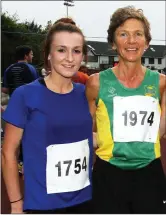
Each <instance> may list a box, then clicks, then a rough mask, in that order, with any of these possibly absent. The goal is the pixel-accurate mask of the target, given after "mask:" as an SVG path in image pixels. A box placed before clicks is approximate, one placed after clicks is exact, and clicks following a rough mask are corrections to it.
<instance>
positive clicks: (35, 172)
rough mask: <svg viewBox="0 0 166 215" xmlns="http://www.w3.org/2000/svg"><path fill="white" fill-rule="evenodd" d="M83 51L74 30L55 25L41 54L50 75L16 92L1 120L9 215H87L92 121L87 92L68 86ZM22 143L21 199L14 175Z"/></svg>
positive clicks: (79, 33)
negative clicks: (22, 175)
mask: <svg viewBox="0 0 166 215" xmlns="http://www.w3.org/2000/svg"><path fill="white" fill-rule="evenodd" d="M85 45H86V44H85V39H84V35H83V33H82V31H81V30H80V29H79V28H78V27H76V26H74V25H72V24H68V23H62V22H58V23H57V24H55V25H53V26H52V27H51V28H50V29H49V31H48V34H47V36H46V40H45V48H44V61H45V69H46V70H47V71H50V73H49V75H47V76H46V77H45V78H39V79H37V80H36V81H34V82H32V83H30V84H27V85H23V86H21V87H19V88H17V89H16V90H15V91H14V93H13V94H12V97H11V99H10V101H9V104H8V107H7V109H6V111H5V112H4V114H3V119H4V120H5V121H6V122H7V124H6V129H5V137H4V144H3V147H2V169H3V176H4V181H5V184H6V188H7V193H8V196H9V200H10V203H11V212H12V213H23V211H25V212H27V213H32V214H35V213H37V214H38V213H39V214H40V213H45V214H49V213H76V214H80V213H88V212H90V211H89V210H90V200H91V198H92V162H93V135H92V117H91V115H90V112H89V107H88V101H87V99H86V96H85V86H84V85H82V84H77V83H73V82H72V80H71V79H72V76H73V75H74V74H75V73H76V72H77V71H78V69H79V68H80V65H81V62H82V59H83V58H84V55H86V54H87V53H86V48H85ZM13 110H14V114H13ZM20 139H22V143H23V157H24V197H23V196H22V193H21V192H20V186H19V178H18V172H17V170H16V169H17V166H16V152H17V148H18V146H19V142H20Z"/></svg>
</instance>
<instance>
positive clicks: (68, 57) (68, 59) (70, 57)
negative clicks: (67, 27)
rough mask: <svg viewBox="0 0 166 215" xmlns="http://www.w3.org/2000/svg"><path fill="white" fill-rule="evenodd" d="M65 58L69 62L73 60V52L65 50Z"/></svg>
mask: <svg viewBox="0 0 166 215" xmlns="http://www.w3.org/2000/svg"><path fill="white" fill-rule="evenodd" d="M66 60H67V61H69V62H72V61H73V53H72V51H68V52H67V54H66Z"/></svg>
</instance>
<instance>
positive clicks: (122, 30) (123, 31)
mask: <svg viewBox="0 0 166 215" xmlns="http://www.w3.org/2000/svg"><path fill="white" fill-rule="evenodd" d="M118 32H130V31H127V30H123V29H121V30H119V31H118ZM132 32H144V31H143V30H134V31H132Z"/></svg>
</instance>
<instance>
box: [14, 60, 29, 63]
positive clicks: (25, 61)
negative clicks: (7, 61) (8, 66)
mask: <svg viewBox="0 0 166 215" xmlns="http://www.w3.org/2000/svg"><path fill="white" fill-rule="evenodd" d="M17 62H18V63H21V62H23V63H28V61H27V60H18V61H17Z"/></svg>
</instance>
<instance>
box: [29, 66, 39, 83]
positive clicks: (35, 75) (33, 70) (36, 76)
mask: <svg viewBox="0 0 166 215" xmlns="http://www.w3.org/2000/svg"><path fill="white" fill-rule="evenodd" d="M30 68H31V73H32V75H33V77H34V80H35V79H37V78H39V74H38V72H37V70H36V68H35V67H34V66H32V65H30Z"/></svg>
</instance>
